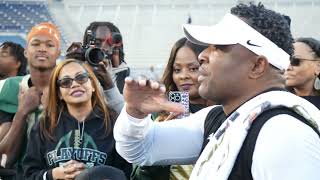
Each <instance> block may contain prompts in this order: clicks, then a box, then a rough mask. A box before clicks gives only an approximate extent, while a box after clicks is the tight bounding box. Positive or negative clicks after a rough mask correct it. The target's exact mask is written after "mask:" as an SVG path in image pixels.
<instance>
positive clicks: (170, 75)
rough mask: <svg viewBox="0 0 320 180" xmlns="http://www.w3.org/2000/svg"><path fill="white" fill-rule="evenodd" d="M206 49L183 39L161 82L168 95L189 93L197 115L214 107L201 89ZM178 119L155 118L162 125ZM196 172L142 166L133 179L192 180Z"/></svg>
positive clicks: (188, 167)
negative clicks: (202, 65) (201, 74)
mask: <svg viewBox="0 0 320 180" xmlns="http://www.w3.org/2000/svg"><path fill="white" fill-rule="evenodd" d="M205 48H206V47H205V46H200V45H196V44H193V43H191V42H189V41H188V40H187V38H181V39H179V40H178V41H177V42H176V43H175V44H174V45H173V47H172V49H171V53H170V57H169V60H168V62H167V66H166V68H165V70H164V73H163V76H162V79H161V83H163V84H164V85H165V87H166V94H167V95H168V94H169V92H170V91H183V92H188V94H189V110H190V113H195V112H197V111H199V110H201V109H202V108H205V107H207V106H208V105H209V104H212V103H209V102H208V101H207V100H205V99H203V98H202V97H200V95H199V92H198V88H199V85H200V83H199V82H198V76H199V72H198V70H199V67H200V63H199V61H198V55H199V54H200V53H201V52H202V51H203V50H204V49H205ZM174 118H175V116H173V115H172V114H169V113H167V112H163V113H159V114H154V119H155V120H156V121H160V122H161V121H167V120H170V119H174ZM186 123H188V122H187V121H186ZM192 168H193V166H192V165H172V166H138V167H135V168H134V173H133V177H132V178H133V179H134V180H169V179H170V180H184V179H189V175H190V173H191V171H192Z"/></svg>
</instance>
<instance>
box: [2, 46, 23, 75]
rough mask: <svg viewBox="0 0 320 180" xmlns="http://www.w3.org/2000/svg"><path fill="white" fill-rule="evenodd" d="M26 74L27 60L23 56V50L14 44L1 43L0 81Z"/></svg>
mask: <svg viewBox="0 0 320 180" xmlns="http://www.w3.org/2000/svg"><path fill="white" fill-rule="evenodd" d="M26 74H27V59H26V57H25V56H24V48H23V47H22V46H21V45H20V44H17V43H14V42H9V41H6V42H4V43H2V44H1V45H0V80H1V79H5V78H7V77H11V76H24V75H26Z"/></svg>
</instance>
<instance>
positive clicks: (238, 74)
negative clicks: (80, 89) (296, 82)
mask: <svg viewBox="0 0 320 180" xmlns="http://www.w3.org/2000/svg"><path fill="white" fill-rule="evenodd" d="M184 32H185V34H186V36H187V38H188V39H189V40H190V41H192V42H194V43H197V44H202V45H207V46H208V48H207V49H205V50H204V51H203V52H202V53H201V54H200V56H199V61H200V64H201V68H200V76H199V82H200V83H201V85H200V87H199V93H200V95H201V96H202V97H204V98H206V99H209V100H212V101H214V102H217V103H218V104H221V105H222V106H211V107H208V108H205V109H203V110H201V111H199V112H197V113H195V114H192V115H190V116H189V117H187V118H185V119H180V120H175V121H169V122H164V123H159V124H158V123H154V122H152V121H151V119H150V116H149V115H148V114H149V113H151V112H160V111H171V112H182V111H181V110H182V107H180V106H179V105H176V104H174V103H171V102H169V101H167V100H166V98H164V94H163V93H164V88H163V87H162V86H161V85H160V84H159V83H157V82H154V81H150V80H144V79H140V80H134V79H132V78H127V79H126V85H125V88H124V97H125V101H126V105H125V107H124V109H123V110H122V113H121V114H120V116H119V118H118V120H117V122H116V126H115V128H114V134H115V139H116V141H117V150H118V152H119V153H120V154H121V155H122V156H123V157H124V158H125V159H126V160H128V161H129V162H132V163H135V164H139V165H165V164H191V163H196V164H195V167H194V169H193V172H192V175H191V177H190V179H192V180H194V179H212V178H214V179H215V180H216V179H218V180H226V179H229V180H230V179H232V180H233V179H259V180H261V179H262V180H264V179H290V180H298V179H312V180H316V179H318V178H319V175H318V170H319V168H320V150H319V149H320V138H319V136H320V134H319V125H320V112H319V110H318V109H317V108H316V107H315V106H313V105H312V104H310V103H309V102H307V101H305V100H303V99H302V98H299V97H297V96H295V95H293V94H291V93H289V92H287V91H286V90H285V86H284V82H285V81H284V77H283V73H284V70H285V69H286V68H287V67H288V65H289V62H290V61H289V59H290V55H291V54H292V52H293V48H292V42H293V40H292V36H291V32H290V27H289V24H288V21H287V19H286V18H284V16H283V15H280V14H278V13H276V12H274V11H272V10H268V9H266V8H264V6H263V5H261V4H258V5H254V4H249V5H244V4H239V5H237V6H236V7H234V8H232V9H231V14H227V15H226V16H225V17H224V18H223V19H222V20H221V21H220V22H219V23H218V24H216V25H214V26H209V27H208V26H193V25H184ZM146 100H147V101H146ZM186 122H188V123H186ZM163 147H169V148H163ZM159 149H161V151H159Z"/></svg>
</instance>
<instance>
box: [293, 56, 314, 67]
mask: <svg viewBox="0 0 320 180" xmlns="http://www.w3.org/2000/svg"><path fill="white" fill-rule="evenodd" d="M317 60H318V59H305V58H297V57H291V58H290V64H291V66H300V63H301V61H317Z"/></svg>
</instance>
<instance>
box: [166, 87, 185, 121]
mask: <svg viewBox="0 0 320 180" xmlns="http://www.w3.org/2000/svg"><path fill="white" fill-rule="evenodd" d="M168 99H169V101H171V102H176V103H180V104H182V105H183V106H184V112H183V113H182V114H179V115H178V116H177V119H181V118H184V117H187V116H189V93H188V92H186V91H170V92H169V96H168Z"/></svg>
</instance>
